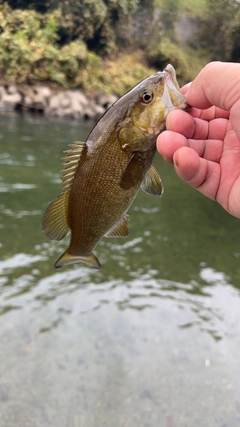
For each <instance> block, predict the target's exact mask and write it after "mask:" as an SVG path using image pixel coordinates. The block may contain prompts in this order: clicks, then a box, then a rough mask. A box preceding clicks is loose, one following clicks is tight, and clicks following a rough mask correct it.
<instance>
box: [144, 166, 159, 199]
mask: <svg viewBox="0 0 240 427" xmlns="http://www.w3.org/2000/svg"><path fill="white" fill-rule="evenodd" d="M141 189H142V190H143V191H145V192H146V193H148V194H151V195H152V196H162V195H163V191H164V188H163V184H162V181H161V178H160V176H159V175H158V173H157V171H156V169H155V168H154V167H153V165H151V167H150V168H149V169H148V171H147V173H146V175H145V177H144V179H143V182H142V184H141Z"/></svg>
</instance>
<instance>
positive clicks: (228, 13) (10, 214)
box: [0, 0, 240, 427]
mask: <svg viewBox="0 0 240 427" xmlns="http://www.w3.org/2000/svg"><path fill="white" fill-rule="evenodd" d="M239 40H240V4H239V3H238V2H237V1H233V0H232V1H231V0H229V1H226V0H218V1H213V0H205V1H196V0H195V1H193V0H181V1H180V0H179V1H176V0H168V1H165V0H156V1H151V0H149V1H148V0H142V1H137V0H130V1H128V0H109V1H107V0H104V1H103V0H102V1H101V0H99V1H97V0H95V1H93V0H82V1H73V0H69V1H56V0H55V1H54V0H49V1H44V0H43V1H32V2H31V1H29V0H28V1H20V0H19V1H8V2H2V3H1V4H0V73H1V74H0V77H1V84H2V87H3V88H4V90H6V87H10V85H11V87H13V85H15V86H16V87H20V86H21V87H23V88H24V87H25V86H28V87H30V86H31V87H33V88H34V87H35V85H38V86H39V85H44V86H46V87H49V88H50V89H51V90H53V91H58V90H81V91H82V93H84V94H85V95H86V96H87V97H88V98H89V99H94V98H96V97H99V96H100V95H102V94H106V95H111V94H114V95H115V96H120V95H122V94H123V93H124V91H125V90H127V89H129V88H130V87H131V86H133V85H134V84H135V83H137V82H138V81H139V80H141V79H142V78H144V77H146V76H147V75H149V74H151V72H154V71H155V70H157V69H162V68H163V67H164V66H165V65H166V64H167V63H169V62H170V63H172V65H173V66H174V67H175V68H176V70H177V75H178V79H179V82H180V83H181V84H183V83H185V82H187V81H189V80H191V79H193V78H194V77H195V75H196V74H197V72H198V71H199V70H200V69H201V67H202V66H204V64H206V63H207V62H209V61H210V60H223V61H236V62H238V61H239V58H240V41H239ZM226 79H227V76H226ZM0 95H1V94H0ZM0 101H1V99H0ZM0 105H1V103H0ZM93 125H94V121H91V120H88V121H86V120H85V121H84V120H82V119H81V120H78V119H75V120H74V119H72V120H70V119H67V118H65V117H50V116H45V115H44V114H39V113H37V112H36V110H33V111H32V113H31V114H30V113H29V111H25V110H24V109H22V110H21V111H19V112H17V111H14V109H12V108H9V109H2V111H1V112H0V427H27V426H30V427H33V426H34V427H103V426H106V427H239V425H240V359H239V354H240V315H239V313H240V226H239V220H238V219H236V218H233V217H231V216H230V215H228V214H227V213H226V212H225V211H224V210H223V209H222V208H221V207H220V206H219V205H217V204H216V203H214V202H213V201H210V200H208V199H206V198H204V197H203V196H202V195H201V194H198V193H197V192H196V191H194V190H193V189H191V188H189V187H188V186H187V185H186V184H185V183H183V182H181V181H180V179H179V178H178V177H177V176H176V175H175V173H174V170H173V168H172V165H169V164H166V163H165V162H164V161H163V159H162V158H161V157H160V155H158V154H157V155H156V156H155V159H154V164H155V167H156V169H157V170H158V172H159V174H160V175H161V178H162V180H163V184H164V187H165V193H164V195H163V197H162V198H161V199H160V198H158V197H152V196H149V195H147V194H146V193H143V192H142V191H140V192H139V194H138V196H137V198H136V200H135V201H134V204H133V205H132V207H131V209H130V211H129V215H130V220H129V229H130V235H129V236H128V237H127V238H124V239H120V238H118V239H103V240H102V241H101V242H100V243H99V245H98V246H97V249H96V255H97V256H98V258H99V260H100V262H101V264H102V269H101V270H99V271H95V270H92V269H91V268H88V267H87V266H85V265H84V264H76V265H72V266H68V267H66V268H64V269H62V270H59V271H56V270H54V267H53V264H54V262H55V261H56V259H57V258H58V257H59V256H60V254H61V253H62V252H63V251H64V250H65V249H66V247H67V245H68V240H69V236H67V237H66V238H65V239H64V240H63V241H61V242H54V241H50V240H49V239H48V238H47V237H46V236H45V235H44V234H43V233H42V231H41V221H42V215H43V212H44V211H45V209H46V207H47V205H48V203H49V201H51V200H53V199H54V198H55V197H56V196H57V195H58V194H59V192H60V188H61V179H60V178H61V177H60V169H61V166H60V164H61V158H62V157H63V151H64V150H66V149H67V146H68V144H70V143H72V142H73V141H75V140H85V139H86V137H87V135H88V133H89V131H90V130H91V128H92V126H93Z"/></svg>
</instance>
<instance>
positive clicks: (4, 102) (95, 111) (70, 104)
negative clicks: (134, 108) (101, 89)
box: [0, 85, 117, 120]
mask: <svg viewBox="0 0 240 427" xmlns="http://www.w3.org/2000/svg"><path fill="white" fill-rule="evenodd" d="M116 100H117V97H116V96H114V95H111V96H109V95H101V96H100V97H99V98H98V99H97V101H94V100H92V99H88V98H87V97H86V95H85V94H84V93H83V92H82V91H81V90H62V91H61V90H59V91H58V92H56V91H52V90H51V89H50V88H49V87H47V86H35V87H31V86H27V85H20V86H19V87H17V86H16V85H8V86H7V85H5V86H0V109H1V110H9V109H10V110H16V109H22V108H23V109H25V110H30V111H39V112H44V113H45V114H46V115H49V116H59V117H70V118H74V119H86V120H98V119H99V118H100V117H101V116H102V115H103V114H104V112H105V111H106V108H108V107H109V106H110V105H111V104H112V103H113V102H115V101H116Z"/></svg>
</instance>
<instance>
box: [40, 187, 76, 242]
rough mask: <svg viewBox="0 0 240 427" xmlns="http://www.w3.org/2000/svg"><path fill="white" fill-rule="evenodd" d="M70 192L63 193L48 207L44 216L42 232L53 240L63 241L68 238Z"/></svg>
mask: <svg viewBox="0 0 240 427" xmlns="http://www.w3.org/2000/svg"><path fill="white" fill-rule="evenodd" d="M68 196H69V191H63V192H62V193H61V194H60V196H58V197H57V198H56V199H55V200H53V202H51V203H50V205H49V206H48V208H47V210H46V212H45V214H44V216H43V224H42V230H43V232H44V233H45V234H46V235H47V236H48V237H49V238H50V239H51V240H61V239H63V237H64V236H66V234H67V232H68V230H69V227H68V223H67V208H68Z"/></svg>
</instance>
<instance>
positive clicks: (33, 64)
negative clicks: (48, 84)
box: [0, 5, 93, 87]
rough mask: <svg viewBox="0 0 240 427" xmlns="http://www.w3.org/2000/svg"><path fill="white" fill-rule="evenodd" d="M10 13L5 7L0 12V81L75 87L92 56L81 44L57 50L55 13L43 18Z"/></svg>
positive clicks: (79, 42)
mask: <svg viewBox="0 0 240 427" xmlns="http://www.w3.org/2000/svg"><path fill="white" fill-rule="evenodd" d="M10 10H11V9H9V8H8V7H6V5H4V8H2V9H1V10H0V31H1V37H0V62H1V64H2V77H5V78H6V79H7V80H10V81H12V82H30V83H34V82H35V81H38V80H47V81H52V82H56V83H59V84H61V85H63V86H68V87H74V86H76V84H77V82H78V81H79V73H80V72H81V70H84V69H86V67H87V66H88V65H89V64H88V63H90V62H91V60H92V56H93V54H89V52H88V50H87V47H86V44H85V43H84V42H83V41H82V40H75V41H72V42H70V43H69V44H67V45H64V46H62V47H59V46H58V44H57V40H58V36H57V29H58V22H60V20H61V16H60V14H59V12H58V13H55V14H46V15H44V16H43V15H40V14H38V13H37V12H35V11H32V10H31V11H20V10H15V11H11V13H10ZM16 29H17V30H16Z"/></svg>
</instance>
